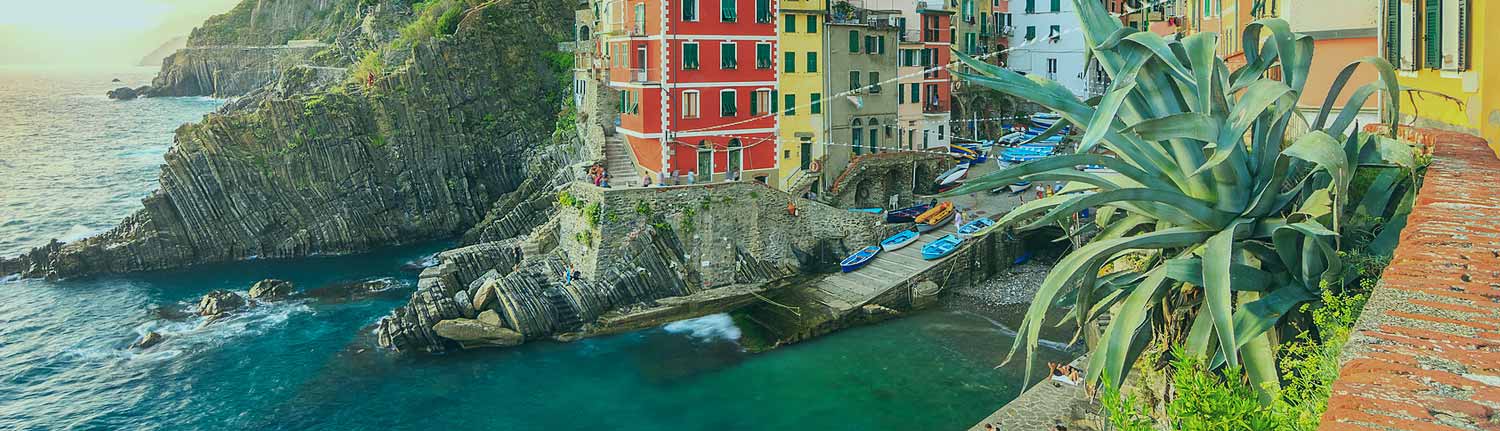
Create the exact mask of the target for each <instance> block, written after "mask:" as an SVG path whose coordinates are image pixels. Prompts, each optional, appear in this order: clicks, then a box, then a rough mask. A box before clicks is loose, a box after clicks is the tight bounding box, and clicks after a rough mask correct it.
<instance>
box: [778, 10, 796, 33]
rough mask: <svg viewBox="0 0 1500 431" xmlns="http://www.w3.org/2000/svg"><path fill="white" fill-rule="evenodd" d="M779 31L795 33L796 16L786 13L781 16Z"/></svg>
mask: <svg viewBox="0 0 1500 431" xmlns="http://www.w3.org/2000/svg"><path fill="white" fill-rule="evenodd" d="M781 32H782V33H796V32H797V16H796V15H791V14H787V15H786V16H783V17H781Z"/></svg>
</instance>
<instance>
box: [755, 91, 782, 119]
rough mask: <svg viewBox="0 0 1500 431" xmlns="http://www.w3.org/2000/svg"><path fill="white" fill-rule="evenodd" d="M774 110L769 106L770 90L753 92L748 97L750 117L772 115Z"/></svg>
mask: <svg viewBox="0 0 1500 431" xmlns="http://www.w3.org/2000/svg"><path fill="white" fill-rule="evenodd" d="M775 110H776V108H773V107H772V106H771V90H755V92H754V93H752V94H751V97H750V115H751V116H755V117H758V116H761V115H764V114H770V113H773V112H774V111H775Z"/></svg>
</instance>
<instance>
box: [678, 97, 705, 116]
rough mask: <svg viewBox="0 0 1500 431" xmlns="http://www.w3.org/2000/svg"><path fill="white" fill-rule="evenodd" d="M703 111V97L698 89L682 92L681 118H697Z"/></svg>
mask: <svg viewBox="0 0 1500 431" xmlns="http://www.w3.org/2000/svg"><path fill="white" fill-rule="evenodd" d="M702 111H703V97H702V93H701V92H699V91H698V90H687V91H684V92H682V118H699V117H700V116H701V115H703V113H702Z"/></svg>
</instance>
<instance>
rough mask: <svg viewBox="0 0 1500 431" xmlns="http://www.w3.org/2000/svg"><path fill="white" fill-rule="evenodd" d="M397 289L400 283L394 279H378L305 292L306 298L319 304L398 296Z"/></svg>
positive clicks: (328, 286)
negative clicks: (390, 295)
mask: <svg viewBox="0 0 1500 431" xmlns="http://www.w3.org/2000/svg"><path fill="white" fill-rule="evenodd" d="M399 287H401V283H400V282H398V281H396V280H395V279H391V278H380V279H375V280H365V281H356V282H352V283H334V284H330V285H327V286H323V287H319V288H316V289H312V290H309V291H307V296H311V297H313V298H317V300H318V301H319V302H325V303H336V302H344V301H352V300H357V299H365V298H373V297H377V296H381V295H387V294H399V293H400V291H399V289H398V288H399Z"/></svg>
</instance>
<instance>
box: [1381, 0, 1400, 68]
mask: <svg viewBox="0 0 1500 431" xmlns="http://www.w3.org/2000/svg"><path fill="white" fill-rule="evenodd" d="M1384 48H1385V59H1386V61H1389V62H1391V64H1395V65H1397V66H1400V64H1401V0H1386V1H1385V47H1384Z"/></svg>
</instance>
